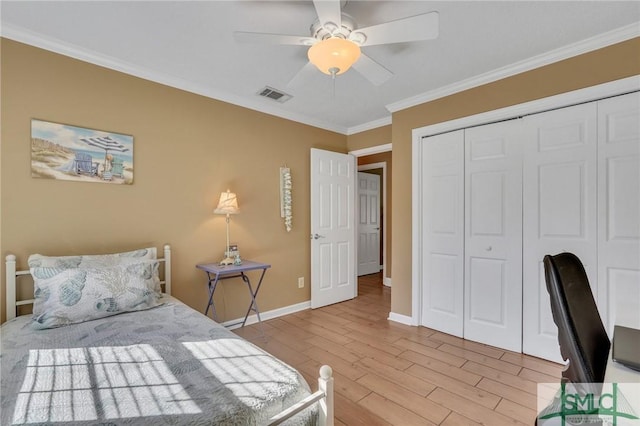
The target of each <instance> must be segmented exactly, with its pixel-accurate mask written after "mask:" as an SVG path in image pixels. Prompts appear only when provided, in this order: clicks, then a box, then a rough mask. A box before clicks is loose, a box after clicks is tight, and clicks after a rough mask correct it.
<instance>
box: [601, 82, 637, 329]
mask: <svg viewBox="0 0 640 426" xmlns="http://www.w3.org/2000/svg"><path fill="white" fill-rule="evenodd" d="M598 278H599V280H598V302H599V308H600V315H601V317H602V320H603V322H604V323H605V327H606V328H607V330H608V331H609V333H610V335H611V333H612V332H613V326H614V325H616V324H619V325H625V326H627V327H634V328H640V94H639V93H630V94H628V95H624V96H618V97H615V98H611V99H606V100H603V101H600V102H598Z"/></svg>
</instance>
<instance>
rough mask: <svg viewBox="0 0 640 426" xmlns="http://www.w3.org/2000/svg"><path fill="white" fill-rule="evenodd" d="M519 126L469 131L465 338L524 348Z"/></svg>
mask: <svg viewBox="0 0 640 426" xmlns="http://www.w3.org/2000/svg"><path fill="white" fill-rule="evenodd" d="M519 127H520V124H519V123H518V121H508V122H503V123H496V124H489V125H485V126H480V127H476V128H472V129H467V130H465V188H466V194H465V323H464V337H465V339H470V340H474V341H478V342H482V343H486V344H490V345H494V346H498V347H501V348H505V349H510V350H513V351H518V352H519V351H520V350H521V349H522V151H521V142H520V138H519V137H518V129H519Z"/></svg>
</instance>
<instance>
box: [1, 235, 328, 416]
mask: <svg viewBox="0 0 640 426" xmlns="http://www.w3.org/2000/svg"><path fill="white" fill-rule="evenodd" d="M163 249H164V257H163V258H159V259H157V260H158V261H159V262H162V263H164V280H163V281H161V282H160V284H161V285H163V286H164V292H165V293H166V294H171V246H169V244H166V245H165V246H164V247H163ZM5 260H6V262H5V272H6V296H7V301H6V308H7V321H9V320H11V319H13V318H15V317H16V314H17V309H18V306H23V305H32V304H33V302H34V299H26V300H17V296H16V286H17V278H18V277H20V276H24V275H31V272H30V271H29V270H16V256H15V255H13V254H9V255H7V257H6V259H5ZM316 402H319V411H320V419H319V420H320V422H319V424H320V426H333V417H334V404H333V371H332V370H331V367H329V366H328V365H323V366H322V367H320V377H319V378H318V390H317V391H316V392H314V393H312V394H311V395H309V396H308V397H306V398H304V399H303V400H301V401H299V402H297V403H296V404H294V405H292V406H291V407H289V408H287V409H286V410H284V411H283V412H281V413H279V414H276V415H275V416H273V417H272V418H271V419H270V421H269V423H268V425H267V426H275V425H279V424H281V423H283V422H285V421H286V420H287V419H289V418H291V417H293V416H294V415H296V414H297V413H299V412H301V411H302V410H304V409H305V408H308V407H310V406H311V405H313V404H315V403H316Z"/></svg>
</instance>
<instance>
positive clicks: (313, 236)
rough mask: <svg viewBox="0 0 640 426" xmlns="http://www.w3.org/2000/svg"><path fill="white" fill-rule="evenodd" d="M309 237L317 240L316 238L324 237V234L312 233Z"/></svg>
mask: <svg viewBox="0 0 640 426" xmlns="http://www.w3.org/2000/svg"><path fill="white" fill-rule="evenodd" d="M311 238H313V239H314V240H317V239H318V238H324V235H318V234H313V235H312V236H311Z"/></svg>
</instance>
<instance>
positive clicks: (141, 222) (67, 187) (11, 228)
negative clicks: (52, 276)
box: [0, 39, 347, 320]
mask: <svg viewBox="0 0 640 426" xmlns="http://www.w3.org/2000/svg"><path fill="white" fill-rule="evenodd" d="M1 55H2V56H1V65H2V69H1V71H2V74H1V84H2V87H1V89H2V92H1V99H0V101H1V103H2V111H1V114H2V115H1V120H2V130H1V134H0V136H1V138H2V146H1V151H0V152H1V175H0V176H1V184H2V187H1V189H2V191H1V197H0V203H1V205H2V211H1V213H2V217H1V223H0V225H1V229H2V234H1V239H0V251H1V253H2V256H3V259H4V256H6V255H7V254H8V253H14V254H16V255H17V256H18V259H19V260H20V261H19V264H18V267H19V268H25V267H26V264H25V261H26V256H27V255H28V254H30V253H34V252H40V253H43V254H51V255H66V254H79V253H106V252H112V251H120V250H128V249H133V248H138V247H143V246H150V245H155V246H161V245H162V244H164V243H170V244H171V245H172V248H173V255H174V257H173V259H174V262H173V280H174V295H175V296H177V297H178V298H180V299H182V300H183V301H184V302H186V303H187V304H189V305H191V306H193V307H194V308H196V309H198V310H203V308H204V305H205V301H206V296H207V291H206V285H205V275H204V273H203V272H201V271H197V270H196V269H195V265H196V264H197V263H200V262H211V261H217V260H219V259H221V258H222V252H223V250H224V245H225V221H224V217H223V216H219V215H213V214H212V212H213V209H214V207H215V205H216V203H217V200H218V197H219V195H220V192H221V191H224V190H226V189H227V188H230V189H232V190H233V191H235V192H236V193H237V194H238V199H239V204H240V209H241V214H239V215H237V216H234V217H233V218H232V221H231V239H232V241H233V242H237V243H238V244H239V247H240V250H241V253H242V255H243V257H245V258H248V259H255V260H259V261H263V262H268V263H271V264H272V265H273V266H272V268H271V269H270V270H269V271H268V273H267V275H266V277H265V282H264V284H263V288H262V290H261V292H260V295H259V297H258V303H259V306H260V309H261V310H262V311H263V312H264V311H268V310H271V309H275V308H279V307H283V306H288V305H292V304H295V303H299V302H303V301H307V300H309V298H310V291H309V287H308V286H306V287H305V288H303V289H298V288H297V277H300V276H304V277H306V282H307V283H308V282H309V274H310V263H309V255H310V251H309V232H310V231H309V229H310V224H309V191H308V188H309V149H310V148H311V147H316V148H323V149H328V150H333V151H339V152H346V151H347V137H346V136H344V135H340V134H337V133H332V132H328V131H325V130H321V129H317V128H314V127H310V126H306V125H303V124H299V123H295V122H292V121H288V120H284V119H280V118H277V117H273V116H270V115H266V114H262V113H259V112H255V111H251V110H248V109H244V108H241V107H237V106H233V105H230V104H226V103H223V102H218V101H215V100H211V99H208V98H205V97H202V96H197V95H194V94H191V93H187V92H184V91H181V90H177V89H173V88H170V87H166V86H163V85H160V84H156V83H152V82H149V81H145V80H142V79H139V78H135V77H131V76H128V75H125V74H122V73H118V72H115V71H111V70H107V69H104V68H101V67H98V66H95V65H91V64H87V63H83V62H80V61H77V60H73V59H70V58H67V57H64V56H61V55H57V54H54V53H51V52H47V51H44V50H40V49H37V48H33V47H29V46H26V45H23V44H20V43H16V42H13V41H10V40H6V39H2V44H1ZM32 118H39V119H43V120H49V121H54V122H59V123H65V124H72V125H76V126H81V127H89V128H95V129H102V130H108V131H113V132H118V133H125V134H130V135H133V136H134V167H135V170H134V171H135V175H134V184H133V185H131V186H128V185H107V184H95V183H81V182H69V181H56V180H48V179H36V178H32V177H31V172H30V120H31V119H32ZM285 163H286V164H287V165H288V166H289V167H290V168H291V171H292V177H293V215H294V216H293V230H292V231H291V232H290V233H287V232H286V231H285V229H284V224H283V220H282V219H281V218H280V207H279V167H281V166H283V165H284V164H285ZM2 265H3V271H2V276H3V277H4V262H2ZM235 281H236V280H233V281H227V282H224V284H223V286H222V288H221V289H219V290H220V291H219V292H216V299H217V300H216V306H217V307H218V310H219V314H220V319H222V320H229V319H234V318H238V317H241V316H243V315H244V313H245V311H246V309H247V307H248V302H249V298H248V295H247V290H246V287H244V284H243V283H242V282H241V281H238V282H235ZM4 284H5V283H4V279H3V280H2V289H1V292H2V295H4V291H5V289H4V287H5V285H4ZM4 308H5V306H4V303H2V320H4V318H5V312H4Z"/></svg>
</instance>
